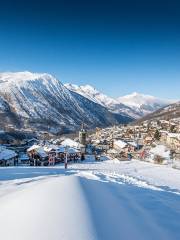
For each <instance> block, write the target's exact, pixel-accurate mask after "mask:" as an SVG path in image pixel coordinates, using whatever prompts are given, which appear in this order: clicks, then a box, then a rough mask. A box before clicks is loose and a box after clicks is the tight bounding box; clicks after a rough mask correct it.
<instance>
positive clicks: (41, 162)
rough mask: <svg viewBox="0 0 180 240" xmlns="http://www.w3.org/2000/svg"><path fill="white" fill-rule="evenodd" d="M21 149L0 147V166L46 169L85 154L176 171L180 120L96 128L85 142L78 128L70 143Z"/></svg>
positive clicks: (36, 144)
mask: <svg viewBox="0 0 180 240" xmlns="http://www.w3.org/2000/svg"><path fill="white" fill-rule="evenodd" d="M23 146H24V147H23V149H22V150H19V151H17V149H18V148H17V147H16V148H15V149H13V148H9V147H8V146H1V147H0V166H12V165H19V164H20V165H21V164H23V165H24V164H26V165H27V164H28V165H32V166H34V165H35V166H47V165H55V164H57V163H61V162H64V161H65V159H66V160H67V161H74V162H77V161H78V160H83V159H84V158H85V154H92V155H95V159H96V160H98V159H100V156H101V155H103V154H106V155H107V156H108V157H109V158H110V159H114V158H116V159H119V160H131V159H132V158H135V159H139V160H143V161H150V162H154V163H160V164H167V163H170V164H172V165H173V166H175V167H178V168H180V119H179V120H178V119H175V120H171V121H165V120H157V121H156V120H155V121H150V122H148V121H145V122H143V123H141V124H138V125H127V126H126V125H119V126H113V127H108V128H104V129H100V128H97V129H96V131H95V132H94V133H92V134H89V136H88V138H87V132H86V131H85V130H84V128H83V127H82V129H81V130H80V132H79V138H75V139H74V140H73V139H70V138H62V139H56V140H53V139H52V140H49V141H44V140H41V141H35V140H28V142H26V144H24V145H23Z"/></svg>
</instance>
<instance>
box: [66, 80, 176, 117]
mask: <svg viewBox="0 0 180 240" xmlns="http://www.w3.org/2000/svg"><path fill="white" fill-rule="evenodd" d="M65 86H66V87H67V88H68V89H69V90H70V91H72V92H76V93H78V94H80V95H82V96H84V97H86V98H88V99H90V100H91V101H94V102H96V103H99V104H101V105H102V106H104V107H106V108H107V109H109V110H110V111H111V112H114V113H118V114H119V113H124V114H127V115H129V116H131V117H132V118H134V119H138V118H141V117H143V116H145V115H147V114H150V113H152V112H154V111H156V110H158V109H160V108H162V107H164V106H167V105H169V104H171V103H173V100H167V99H161V98H157V97H154V96H150V95H144V94H140V93H136V92H134V93H132V94H130V95H126V96H123V97H119V98H117V99H114V98H111V97H108V96H107V95H105V94H103V93H101V92H99V91H98V90H97V89H95V88H94V87H92V86H90V85H85V86H77V85H75V84H65Z"/></svg>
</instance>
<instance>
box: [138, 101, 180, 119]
mask: <svg viewBox="0 0 180 240" xmlns="http://www.w3.org/2000/svg"><path fill="white" fill-rule="evenodd" d="M171 119H180V102H176V103H173V104H170V105H168V106H165V107H163V108H161V109H159V110H157V111H155V112H153V113H151V114H148V115H146V116H145V117H143V118H141V119H140V120H139V121H138V122H139V123H141V122H143V121H152V120H153V121H154V120H171Z"/></svg>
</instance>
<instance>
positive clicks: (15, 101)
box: [0, 72, 129, 129]
mask: <svg viewBox="0 0 180 240" xmlns="http://www.w3.org/2000/svg"><path fill="white" fill-rule="evenodd" d="M1 99H3V100H1ZM0 103H1V105H0V106H1V109H2V106H4V104H6V105H7V107H6V109H4V116H5V117H6V118H7V116H8V120H9V121H10V122H11V120H12V118H13V119H15V120H14V122H18V121H19V125H25V124H26V125H30V126H32V125H34V126H35V125H36V127H37V126H38V125H40V126H42V125H44V126H46V127H47V125H51V126H53V127H55V126H56V127H57V126H59V127H60V128H61V129H62V128H65V129H74V128H77V127H79V126H80V125H81V123H82V121H84V122H85V124H87V126H88V127H94V126H97V125H99V126H100V125H102V126H105V125H111V124H116V123H118V121H117V119H116V117H114V116H113V114H112V113H110V112H109V111H108V110H107V109H106V108H104V107H102V106H101V105H99V104H97V103H94V102H92V101H90V100H88V99H87V98H84V97H82V96H80V97H78V96H77V95H76V96H75V95H74V94H72V93H71V92H70V91H69V90H68V89H67V88H66V87H65V86H64V85H63V84H62V83H61V82H60V81H59V80H58V79H56V78H54V77H53V76H51V75H50V74H46V73H31V72H15V73H12V72H8V73H1V74H0ZM12 116H13V117H12ZM102 116H103V119H102ZM2 117H3V116H2ZM126 120H127V121H128V120H129V119H128V118H127V119H126ZM123 121H124V116H123Z"/></svg>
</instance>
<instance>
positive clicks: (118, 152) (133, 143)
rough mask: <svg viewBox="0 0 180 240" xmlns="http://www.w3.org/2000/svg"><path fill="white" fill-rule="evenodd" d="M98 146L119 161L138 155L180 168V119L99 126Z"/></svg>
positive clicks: (95, 138)
mask: <svg viewBox="0 0 180 240" xmlns="http://www.w3.org/2000/svg"><path fill="white" fill-rule="evenodd" d="M90 138H91V143H92V144H93V145H95V146H96V148H98V147H99V148H100V149H104V151H106V153H107V154H108V155H109V156H110V157H112V158H117V159H119V160H127V159H131V158H132V157H133V158H136V159H140V160H144V161H151V162H155V163H176V166H177V165H178V166H179V167H180V119H174V120H171V121H165V120H157V121H156V120H155V121H150V122H148V121H145V122H143V123H142V124H138V125H127V126H126V125H119V126H113V127H108V128H104V129H100V128H97V129H96V132H95V133H93V134H92V135H91V136H90Z"/></svg>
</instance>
